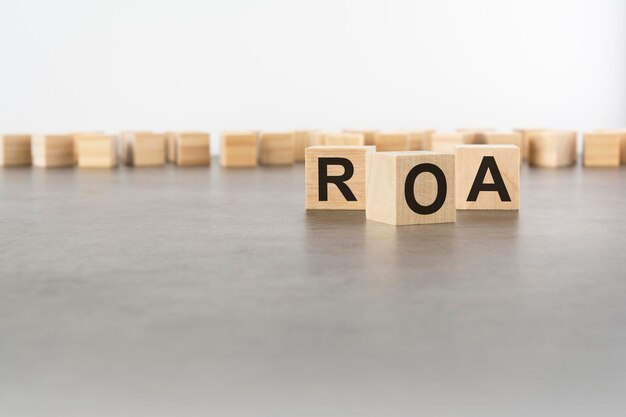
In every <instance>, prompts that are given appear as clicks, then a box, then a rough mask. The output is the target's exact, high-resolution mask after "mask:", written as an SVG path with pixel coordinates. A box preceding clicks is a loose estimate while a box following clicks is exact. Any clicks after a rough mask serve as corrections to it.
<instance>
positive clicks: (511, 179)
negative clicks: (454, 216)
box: [454, 145, 520, 210]
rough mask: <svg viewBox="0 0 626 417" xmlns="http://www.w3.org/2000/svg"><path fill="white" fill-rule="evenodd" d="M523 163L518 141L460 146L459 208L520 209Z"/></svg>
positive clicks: (457, 171) (457, 151)
mask: <svg viewBox="0 0 626 417" xmlns="http://www.w3.org/2000/svg"><path fill="white" fill-rule="evenodd" d="M519 167H520V149H519V147H518V146H517V145H461V146H457V148H456V160H455V173H454V176H455V178H456V208H457V210H519V193H520V169H519Z"/></svg>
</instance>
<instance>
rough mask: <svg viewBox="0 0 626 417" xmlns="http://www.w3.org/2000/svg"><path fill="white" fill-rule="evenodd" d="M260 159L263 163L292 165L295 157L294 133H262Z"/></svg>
mask: <svg viewBox="0 0 626 417" xmlns="http://www.w3.org/2000/svg"><path fill="white" fill-rule="evenodd" d="M259 143H260V151H259V152H260V155H259V160H260V162H261V164H263V165H292V164H293V163H294V162H295V158H294V147H295V146H294V145H295V142H294V138H293V133H291V132H285V133H261V137H260V140H259Z"/></svg>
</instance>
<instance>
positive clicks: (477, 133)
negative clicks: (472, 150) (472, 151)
mask: <svg viewBox="0 0 626 417" xmlns="http://www.w3.org/2000/svg"><path fill="white" fill-rule="evenodd" d="M456 131H457V132H461V133H470V134H472V135H474V138H473V140H472V143H474V144H483V143H487V139H486V137H485V136H486V134H487V133H490V132H492V133H493V132H496V129H493V128H480V129H477V128H460V129H457V130H456Z"/></svg>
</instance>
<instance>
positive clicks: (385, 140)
mask: <svg viewBox="0 0 626 417" xmlns="http://www.w3.org/2000/svg"><path fill="white" fill-rule="evenodd" d="M374 145H375V146H376V152H400V151H407V150H409V134H408V133H406V132H379V133H377V134H376V135H375V136H374Z"/></svg>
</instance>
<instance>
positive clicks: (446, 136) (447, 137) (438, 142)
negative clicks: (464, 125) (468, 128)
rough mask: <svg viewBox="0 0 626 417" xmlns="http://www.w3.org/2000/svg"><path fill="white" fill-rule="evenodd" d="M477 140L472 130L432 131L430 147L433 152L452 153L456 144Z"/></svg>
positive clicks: (472, 142)
mask: <svg viewBox="0 0 626 417" xmlns="http://www.w3.org/2000/svg"><path fill="white" fill-rule="evenodd" d="M477 140H479V139H477V137H476V134H474V133H473V132H434V133H433V134H432V139H431V143H432V146H431V148H432V151H433V152H441V153H449V154H454V152H455V150H456V147H457V146H459V145H469V144H474V143H476V141H477ZM480 140H482V139H480Z"/></svg>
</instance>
